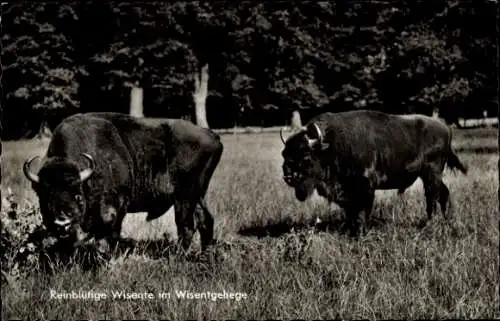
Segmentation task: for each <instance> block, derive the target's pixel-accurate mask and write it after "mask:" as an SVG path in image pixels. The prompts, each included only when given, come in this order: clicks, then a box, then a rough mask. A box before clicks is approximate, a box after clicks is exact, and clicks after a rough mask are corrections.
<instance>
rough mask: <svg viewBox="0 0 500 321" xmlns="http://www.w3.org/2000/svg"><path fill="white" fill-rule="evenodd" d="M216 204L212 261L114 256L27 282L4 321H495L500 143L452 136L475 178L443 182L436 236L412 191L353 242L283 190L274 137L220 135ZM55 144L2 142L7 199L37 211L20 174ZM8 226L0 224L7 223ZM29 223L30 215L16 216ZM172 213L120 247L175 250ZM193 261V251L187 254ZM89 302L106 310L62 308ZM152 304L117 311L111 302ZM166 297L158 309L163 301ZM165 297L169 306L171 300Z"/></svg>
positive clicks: (135, 229) (385, 206) (329, 218)
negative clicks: (450, 209)
mask: <svg viewBox="0 0 500 321" xmlns="http://www.w3.org/2000/svg"><path fill="white" fill-rule="evenodd" d="M222 141H223V143H224V153H223V157H222V159H221V162H220V164H219V166H218V168H217V170H216V172H215V174H214V177H213V179H212V182H211V185H210V188H209V192H208V206H209V208H210V210H211V211H212V213H213V214H214V217H215V235H216V238H217V239H218V241H219V242H218V244H217V245H216V246H215V247H214V249H213V252H212V253H210V254H209V255H208V258H205V259H196V256H195V257H194V258H191V259H189V258H188V259H186V258H181V257H178V256H176V255H168V254H167V253H166V254H165V255H164V256H163V257H153V256H151V255H148V252H147V251H146V250H144V251H140V249H138V250H136V251H135V252H134V253H132V254H129V255H128V256H126V257H125V256H124V255H117V256H115V257H113V258H112V260H111V261H110V262H109V264H108V265H107V266H105V267H103V268H101V269H100V270H99V271H97V272H96V273H91V272H86V271H83V270H82V269H81V268H80V267H78V266H71V267H68V268H63V267H60V270H58V271H56V273H55V274H53V275H48V274H45V273H43V272H42V271H40V270H37V269H33V270H32V271H30V272H29V273H27V274H26V275H24V276H23V277H21V278H16V279H13V281H12V282H11V284H9V285H8V286H5V287H4V288H3V289H2V319H3V320H8V319H22V320H27V319H63V320H67V319H92V320H97V319H99V320H103V319H106V320H110V319H111V320H118V319H120V320H121V319H136V320H137V319H145V320H148V319H151V320H152V319H155V320H156V319H170V320H172V319H198V320H200V319H250V318H253V319H264V318H274V319H294V318H307V319H324V318H329V319H332V318H334V319H340V318H342V319H431V318H432V319H435V318H439V319H443V318H459V319H476V318H485V319H490V318H493V317H495V316H496V317H498V316H500V314H499V310H498V307H499V273H498V267H499V254H498V253H499V218H500V217H499V213H498V210H497V209H498V199H497V188H498V167H497V162H498V153H497V151H498V145H497V129H496V128H491V129H470V130H455V133H454V141H453V144H454V147H455V149H456V150H457V151H458V155H459V157H460V159H461V160H462V161H463V162H465V163H467V165H468V167H469V173H468V175H467V176H464V175H462V174H461V173H454V172H451V171H449V170H446V171H445V178H444V180H445V183H446V184H447V185H448V187H449V189H450V192H451V197H452V199H453V203H454V217H453V219H452V220H451V221H450V222H446V221H445V220H444V219H443V217H442V215H441V213H440V212H438V213H437V214H436V215H435V216H434V219H433V220H432V222H431V223H430V224H428V225H427V226H426V227H419V224H418V223H419V222H420V220H421V219H422V218H424V217H425V215H426V214H425V207H424V195H423V189H422V186H421V183H420V182H419V181H418V182H417V183H415V184H414V185H413V186H412V187H411V188H410V189H408V190H407V191H406V192H405V194H403V195H402V196H398V195H397V194H396V191H378V192H377V196H376V205H375V209H374V213H373V215H372V216H373V222H372V224H371V228H370V229H369V232H368V234H367V235H365V236H363V237H361V238H359V239H353V238H351V237H349V236H348V235H345V234H344V233H343V232H342V231H341V229H340V226H341V225H342V219H343V218H342V212H341V211H340V210H339V209H338V208H336V207H335V206H334V205H329V204H327V203H326V202H325V201H324V200H323V199H321V198H319V197H313V198H312V199H311V200H308V201H306V202H304V203H300V202H298V201H297V200H296V199H295V197H294V193H293V190H292V189H290V188H288V187H287V186H286V185H285V183H284V182H283V181H282V178H281V155H280V152H281V149H282V143H281V141H280V138H279V134H278V133H263V134H238V135H232V134H228V135H223V136H222ZM46 146H47V141H43V140H30V141H18V142H4V143H3V155H2V178H3V181H2V195H5V194H6V192H7V189H8V188H10V189H11V190H12V192H13V193H14V194H15V195H16V197H17V198H18V199H19V200H20V204H19V206H20V209H21V211H22V209H23V208H25V207H26V206H29V205H33V204H34V205H37V199H36V196H35V195H34V193H33V192H32V191H31V190H30V187H29V184H28V181H27V179H25V177H24V175H23V174H22V163H23V162H24V160H25V159H26V158H27V157H29V156H31V155H35V154H38V155H42V154H43V152H44V151H45V148H46ZM2 215H4V213H2ZM20 215H22V213H20ZM172 216H173V215H172V213H171V211H169V212H168V213H167V215H164V216H163V217H161V218H160V219H158V220H156V221H153V222H150V223H146V222H145V221H144V217H145V215H143V214H142V213H141V214H129V216H128V217H127V218H126V220H125V222H124V228H123V234H124V236H126V237H131V238H135V239H138V240H144V241H145V242H146V241H147V240H150V241H154V240H159V239H161V238H162V237H163V236H164V234H165V233H166V234H167V237H168V238H169V239H173V238H175V237H176V236H175V225H174V223H173V217H172ZM192 249H193V252H194V253H195V252H196V251H197V250H198V249H199V243H198V239H196V241H195V244H193V245H192ZM183 290H186V291H193V292H204V291H211V292H224V291H225V292H228V293H229V292H233V293H236V292H239V293H244V294H245V295H246V297H245V298H241V297H240V298H239V300H238V299H236V298H234V299H227V298H226V299H224V298H221V299H217V300H212V299H210V298H208V299H205V298H201V299H200V298H198V299H196V298H194V299H193V298H179V297H177V294H178V293H177V292H176V291H183ZM51 291H54V292H52V293H56V292H57V293H63V292H71V291H75V292H78V291H85V292H89V291H94V293H100V294H103V293H105V294H107V298H101V299H100V300H97V299H95V300H91V299H81V298H80V299H57V298H51ZM115 291H124V292H127V293H129V294H130V293H132V292H135V293H142V294H143V293H144V292H148V293H151V295H152V297H140V298H129V299H123V298H112V295H113V292H115ZM160 292H162V293H164V295H163V296H162V297H160V295H159V293H160ZM168 294H170V295H168Z"/></svg>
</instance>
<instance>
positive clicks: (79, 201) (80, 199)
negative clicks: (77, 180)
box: [75, 195, 83, 203]
mask: <svg viewBox="0 0 500 321" xmlns="http://www.w3.org/2000/svg"><path fill="white" fill-rule="evenodd" d="M75 201H77V202H78V203H83V196H82V195H75Z"/></svg>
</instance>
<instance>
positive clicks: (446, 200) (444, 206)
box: [439, 181, 453, 220]
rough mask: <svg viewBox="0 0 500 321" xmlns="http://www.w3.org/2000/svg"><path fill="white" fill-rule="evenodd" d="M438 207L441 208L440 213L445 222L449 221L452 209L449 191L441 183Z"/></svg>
mask: <svg viewBox="0 0 500 321" xmlns="http://www.w3.org/2000/svg"><path fill="white" fill-rule="evenodd" d="M439 205H440V206H441V212H442V213H443V217H444V218H445V219H446V220H449V219H451V218H452V216H453V208H452V204H451V199H450V190H449V189H448V187H446V185H445V184H444V183H443V182H442V181H441V184H440V185H439Z"/></svg>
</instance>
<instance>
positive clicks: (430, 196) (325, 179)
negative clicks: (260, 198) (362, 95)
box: [281, 110, 467, 234]
mask: <svg viewBox="0 0 500 321" xmlns="http://www.w3.org/2000/svg"><path fill="white" fill-rule="evenodd" d="M281 139H282V141H283V143H284V144H285V147H284V150H283V151H282V156H283V159H284V162H283V178H284V180H285V182H286V183H287V184H288V185H289V186H291V187H293V188H294V189H295V195H296V197H297V199H298V200H300V201H304V200H306V199H307V198H308V197H309V196H310V195H311V194H312V193H313V191H314V190H315V189H316V190H317V192H318V194H319V195H321V196H323V197H325V198H327V199H328V200H329V201H330V202H335V203H337V204H338V205H339V206H341V207H342V208H343V209H344V210H345V212H346V217H347V220H348V226H349V227H350V230H351V233H352V234H357V233H358V232H359V228H360V226H362V227H363V228H364V224H363V220H364V219H365V218H364V217H363V216H366V219H368V218H369V215H370V212H371V211H372V206H373V201H374V195H375V190H377V189H398V190H399V193H403V192H404V190H405V189H406V188H408V187H409V186H410V185H412V184H413V183H414V182H415V181H416V180H417V178H419V177H420V179H421V180H422V181H423V184H424V189H425V198H426V203H427V209H426V210H427V215H428V219H431V217H432V214H433V212H434V211H435V208H436V205H437V203H439V204H440V207H441V210H442V212H443V215H444V216H445V217H446V218H447V217H448V216H449V215H448V212H447V209H448V205H449V194H450V193H449V190H448V188H447V187H446V185H445V184H444V183H443V181H442V173H443V170H444V167H445V164H447V165H448V166H449V167H450V168H457V169H459V170H460V171H461V172H463V173H464V174H466V173H467V168H466V167H465V166H464V165H463V164H462V163H461V162H460V160H459V159H458V157H457V155H456V154H455V153H454V152H453V151H452V149H451V130H450V129H449V128H448V127H447V126H446V125H445V124H444V123H442V122H441V121H440V120H438V119H435V118H431V117H427V116H423V115H390V114H385V113H382V112H377V111H369V110H357V111H349V112H342V113H324V114H321V115H318V116H316V117H314V118H313V119H311V120H310V122H309V123H308V124H307V126H306V127H305V128H303V129H302V130H300V131H299V132H297V133H295V134H294V135H292V136H291V137H289V138H288V140H286V141H285V140H284V138H283V135H281ZM363 214H365V215H363Z"/></svg>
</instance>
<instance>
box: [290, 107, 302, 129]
mask: <svg viewBox="0 0 500 321" xmlns="http://www.w3.org/2000/svg"><path fill="white" fill-rule="evenodd" d="M291 127H292V129H299V128H302V120H301V119H300V112H299V111H298V110H294V111H293V112H292V121H291Z"/></svg>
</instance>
